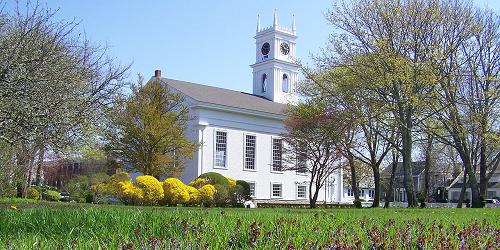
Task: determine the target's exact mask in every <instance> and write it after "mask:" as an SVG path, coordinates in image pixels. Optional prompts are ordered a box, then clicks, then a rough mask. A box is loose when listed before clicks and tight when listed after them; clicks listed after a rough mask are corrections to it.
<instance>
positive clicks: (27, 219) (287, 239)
mask: <svg viewBox="0 0 500 250" xmlns="http://www.w3.org/2000/svg"><path fill="white" fill-rule="evenodd" d="M11 206H15V208H12V207H11ZM499 242H500V209H324V210H310V209H284V208H280V209H230V208H186V207H132V206H113V205H89V204H70V203H56V202H39V203H30V202H17V201H13V202H2V203H0V249H3V248H7V249H57V248H59V249H98V248H101V249H117V248H122V249H164V248H170V249H206V248H209V249H325V248H331V249H333V248H336V247H353V248H362V249H366V248H372V247H379V248H385V249H387V248H391V247H392V248H398V249H400V248H408V249H440V248H441V249H449V248H454V249H456V248H459V247H470V248H472V249H500V245H499V244H500V243H499Z"/></svg>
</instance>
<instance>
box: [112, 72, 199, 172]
mask: <svg viewBox="0 0 500 250" xmlns="http://www.w3.org/2000/svg"><path fill="white" fill-rule="evenodd" d="M123 107H124V109H122V110H120V111H117V112H116V114H115V115H114V116H113V121H114V123H115V125H116V127H115V128H114V130H113V131H111V133H110V136H109V137H108V138H109V139H110V144H109V145H108V146H109V148H110V150H111V151H112V152H113V153H114V154H116V155H117V156H118V157H119V158H121V159H123V160H124V161H125V162H127V163H129V164H130V166H131V167H132V168H134V169H135V170H138V171H141V172H142V173H144V174H145V175H153V176H155V177H156V178H160V177H167V176H168V177H177V176H179V175H180V174H181V173H182V171H183V169H184V162H185V160H186V159H188V158H191V157H192V155H193V153H194V152H195V151H196V149H197V148H198V144H197V143H196V142H191V141H189V140H188V138H187V137H186V135H185V134H186V130H187V125H188V122H189V120H190V119H191V117H190V116H189V109H188V107H187V106H186V105H185V103H184V98H183V96H182V95H180V94H178V93H173V92H171V91H170V90H168V89H167V88H166V86H163V85H162V84H161V82H160V80H157V79H154V80H151V81H150V82H149V83H147V84H146V85H142V83H140V84H139V85H138V86H133V87H132V95H131V96H130V97H129V98H128V99H127V100H124V103H123Z"/></svg>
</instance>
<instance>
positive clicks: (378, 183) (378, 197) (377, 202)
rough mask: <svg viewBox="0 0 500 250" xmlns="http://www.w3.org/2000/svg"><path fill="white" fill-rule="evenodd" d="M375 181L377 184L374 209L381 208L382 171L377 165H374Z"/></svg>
mask: <svg viewBox="0 0 500 250" xmlns="http://www.w3.org/2000/svg"><path fill="white" fill-rule="evenodd" d="M372 170H373V181H374V182H375V195H374V197H373V204H372V207H379V206H380V171H379V166H378V165H377V164H376V163H375V164H373V165H372Z"/></svg>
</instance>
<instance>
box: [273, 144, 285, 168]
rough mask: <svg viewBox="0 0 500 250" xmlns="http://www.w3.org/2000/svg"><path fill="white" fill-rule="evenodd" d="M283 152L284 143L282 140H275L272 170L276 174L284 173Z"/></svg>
mask: <svg viewBox="0 0 500 250" xmlns="http://www.w3.org/2000/svg"><path fill="white" fill-rule="evenodd" d="M282 152H283V142H282V141H281V139H273V164H272V170H273V171H275V172H280V171H282V160H281V159H282Z"/></svg>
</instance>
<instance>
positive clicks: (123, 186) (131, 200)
mask: <svg viewBox="0 0 500 250" xmlns="http://www.w3.org/2000/svg"><path fill="white" fill-rule="evenodd" d="M118 186H119V189H118V197H120V199H121V200H122V201H123V202H124V203H126V204H134V205H136V204H140V203H141V200H142V199H143V198H144V193H143V191H142V189H140V188H138V187H136V186H135V185H134V184H133V183H132V182H131V181H121V182H118Z"/></svg>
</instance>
